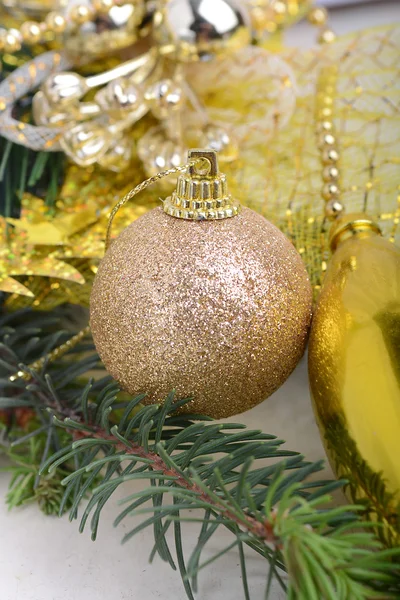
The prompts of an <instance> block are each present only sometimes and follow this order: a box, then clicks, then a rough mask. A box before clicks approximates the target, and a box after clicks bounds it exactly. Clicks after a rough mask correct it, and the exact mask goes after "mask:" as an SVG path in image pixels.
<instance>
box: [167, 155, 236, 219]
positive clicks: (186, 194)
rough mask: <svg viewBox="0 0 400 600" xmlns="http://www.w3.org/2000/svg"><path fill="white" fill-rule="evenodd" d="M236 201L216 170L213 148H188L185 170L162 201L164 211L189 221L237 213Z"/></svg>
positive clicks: (226, 216) (224, 180)
mask: <svg viewBox="0 0 400 600" xmlns="http://www.w3.org/2000/svg"><path fill="white" fill-rule="evenodd" d="M239 211H240V204H239V202H237V201H236V200H234V199H233V198H232V196H231V195H230V194H229V193H228V186H227V181H226V177H225V175H224V174H223V173H220V172H219V169H218V158H217V152H216V151H215V150H190V151H189V169H188V171H187V172H186V173H185V174H183V175H180V177H179V178H178V182H177V186H176V189H175V191H174V192H173V193H172V195H171V196H169V197H168V198H167V199H166V200H165V201H164V212H166V213H167V214H168V215H170V216H171V217H176V218H178V219H188V220H191V221H214V220H220V219H227V218H230V217H234V216H236V215H238V214H239Z"/></svg>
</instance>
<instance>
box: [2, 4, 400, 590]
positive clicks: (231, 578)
mask: <svg viewBox="0 0 400 600" xmlns="http://www.w3.org/2000/svg"><path fill="white" fill-rule="evenodd" d="M331 21H332V25H333V27H334V29H335V31H336V32H337V33H347V32H349V31H352V30H356V29H361V28H364V27H368V26H373V25H378V24H384V23H389V22H394V21H400V2H398V1H395V2H378V1H376V2H374V3H372V4H367V5H365V6H353V7H351V8H340V9H336V10H334V11H332V18H331ZM313 36H314V31H313V30H312V29H310V28H309V27H308V26H307V25H305V24H304V25H300V26H299V27H297V29H296V31H293V32H292V33H291V34H290V36H289V41H290V42H291V43H292V44H293V43H295V44H299V45H300V44H301V45H303V46H305V45H307V46H309V45H310V41H311V40H312V39H314V38H313ZM233 420H234V421H238V422H243V423H246V424H247V425H248V426H249V427H250V428H257V429H258V428H262V429H263V430H264V431H266V432H268V433H274V434H276V435H277V436H278V437H283V438H284V439H286V440H287V448H289V449H294V450H300V451H302V452H304V453H305V454H306V456H307V458H308V459H310V460H316V459H319V458H322V457H324V451H323V448H322V446H321V442H320V439H319V436H318V432H317V428H316V426H315V423H314V419H313V415H312V411H311V406H310V400H309V394H308V384H307V375H306V369H305V362H304V361H303V362H302V363H301V364H300V365H299V367H298V369H297V371H296V372H295V373H294V374H293V375H292V377H291V378H290V379H289V381H288V382H287V383H286V384H285V385H284V386H283V387H282V388H281V389H280V390H279V391H278V392H277V393H276V394H274V396H273V397H271V398H270V399H269V400H268V401H266V402H265V403H264V404H262V405H261V406H258V407H256V408H254V409H253V410H251V411H249V412H247V413H245V414H244V415H240V417H239V418H236V419H233ZM326 474H327V475H328V476H330V475H331V473H330V470H329V468H328V467H327V469H326ZM7 483H8V475H6V474H3V473H0V531H1V534H0V599H1V600H17V599H18V600H153V599H156V598H162V599H165V600H169V599H172V598H173V599H174V600H185V598H186V595H185V593H184V591H183V589H182V584H181V581H180V576H179V574H178V573H175V572H173V571H172V570H171V569H170V567H169V566H168V565H166V564H164V563H162V562H161V561H160V560H159V559H156V561H155V563H153V565H149V564H148V560H147V559H148V555H149V553H150V551H151V549H152V545H153V541H152V530H151V529H149V530H145V531H144V532H141V533H140V534H138V536H137V537H136V538H134V540H132V541H131V542H129V543H128V544H127V545H125V546H121V545H120V540H121V538H122V536H123V534H124V532H126V531H127V530H128V528H129V529H130V528H131V527H133V523H134V521H133V520H132V519H131V520H129V519H127V520H125V522H124V523H123V524H122V525H121V526H119V528H117V529H114V528H113V525H112V522H113V520H114V518H115V516H116V515H117V514H118V511H119V508H118V506H117V500H118V498H120V497H123V496H125V495H128V493H129V492H132V489H133V487H134V486H132V485H130V486H127V487H126V488H125V489H124V491H122V490H120V491H119V495H118V496H115V497H113V499H111V500H110V501H109V503H108V505H107V506H106V508H105V509H104V511H103V515H102V518H101V520H100V523H101V525H100V532H99V538H98V540H97V542H96V543H93V542H91V540H90V535H89V531H86V532H85V533H84V534H83V535H80V534H79V533H78V526H77V524H76V523H73V524H70V523H69V522H68V519H67V518H66V517H64V518H62V519H56V518H50V517H45V516H43V515H42V514H41V513H40V512H39V510H38V508H37V507H36V506H29V507H26V508H24V509H20V510H14V511H12V512H8V511H7V509H6V506H5V503H4V497H5V494H6V490H7ZM196 531H197V527H196V526H195V525H192V524H188V525H187V526H186V529H185V532H186V533H185V537H184V544H185V547H186V548H190V547H191V546H192V544H193V543H194V540H195V537H196ZM229 543H230V539H229V533H228V532H224V531H223V529H222V528H221V529H220V531H219V534H218V535H216V536H214V538H213V540H212V541H211V543H210V545H209V546H208V552H206V553H205V554H204V556H203V560H204V559H205V558H206V557H207V556H211V554H213V553H215V552H217V551H218V550H220V549H222V548H223V547H224V546H225V545H228V544H229ZM248 568H249V572H248V575H249V582H250V586H251V598H252V600H261V599H262V598H263V597H264V596H263V594H264V585H265V580H266V564H265V561H263V560H262V559H259V558H258V557H257V556H255V555H254V553H253V554H249V562H248ZM275 589H276V591H275V593H274V595H273V599H274V600H281V599H282V600H283V599H284V597H285V595H284V594H283V593H282V592H281V591H280V590H279V589H278V587H276V588H275ZM198 598H199V599H201V600H222V599H223V598H229V600H241V599H242V598H243V594H242V589H241V582H240V571H239V568H238V558H237V554H236V553H235V551H232V552H230V553H229V555H227V556H225V557H224V558H223V559H221V560H219V561H218V562H216V563H214V564H213V565H212V566H211V567H209V568H207V569H206V570H205V571H204V572H203V573H201V576H200V590H199V594H198Z"/></svg>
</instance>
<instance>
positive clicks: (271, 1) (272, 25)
mask: <svg viewBox="0 0 400 600" xmlns="http://www.w3.org/2000/svg"><path fill="white" fill-rule="evenodd" d="M243 2H244V3H245V4H246V5H247V7H248V9H249V11H250V18H251V24H252V27H253V33H254V36H255V38H256V39H258V40H262V39H264V38H265V37H266V35H268V34H271V33H275V32H276V31H277V30H281V29H282V28H283V27H287V26H288V25H291V24H292V23H294V22H296V21H298V20H299V19H301V18H302V17H304V16H305V15H306V14H307V12H308V11H309V9H310V6H311V4H312V0H243ZM315 24H316V23H315Z"/></svg>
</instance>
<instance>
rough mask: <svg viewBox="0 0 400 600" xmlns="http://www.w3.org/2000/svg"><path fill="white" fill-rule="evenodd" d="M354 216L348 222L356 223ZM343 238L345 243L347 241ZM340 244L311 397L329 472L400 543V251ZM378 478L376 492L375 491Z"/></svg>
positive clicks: (369, 241)
mask: <svg viewBox="0 0 400 600" xmlns="http://www.w3.org/2000/svg"><path fill="white" fill-rule="evenodd" d="M352 218H353V217H352V216H351V215H349V217H348V218H347V219H346V221H347V222H348V221H349V219H350V222H351V220H352ZM342 240H343V241H342ZM336 244H337V245H338V248H337V250H336V251H335V253H334V255H333V258H332V259H331V262H330V264H329V268H328V271H327V273H326V276H325V279H324V285H323V288H322V292H321V296H320V299H319V301H318V308H317V310H316V313H315V315H314V318H313V325H312V330H311V331H312V333H311V338H310V348H309V369H310V384H311V390H312V396H313V399H314V404H315V411H316V414H317V417H318V421H319V425H320V429H321V436H322V438H323V440H324V443H325V446H326V449H327V452H328V455H329V456H330V459H331V462H332V466H333V467H334V469H335V471H336V473H337V475H338V477H343V478H345V479H348V480H349V482H350V483H349V486H348V492H349V495H350V497H351V498H352V499H353V500H355V501H356V502H357V501H366V504H367V507H368V513H369V516H370V517H371V518H373V519H376V518H378V519H379V520H380V521H382V522H383V523H384V525H385V529H384V530H383V531H382V535H383V537H384V538H385V539H386V540H387V541H388V542H389V543H390V544H393V545H397V544H398V543H399V542H400V527H399V524H400V463H399V456H400V371H399V364H400V292H399V290H400V249H399V248H398V247H396V246H395V245H394V244H391V243H390V242H388V241H387V240H385V239H384V238H382V237H380V236H379V234H377V233H375V232H374V230H373V229H372V228H371V227H369V228H360V230H358V229H357V228H354V225H353V227H352V235H351V237H349V238H346V237H345V236H343V232H342V239H339V240H336V241H335V245H336ZM378 480H379V486H378Z"/></svg>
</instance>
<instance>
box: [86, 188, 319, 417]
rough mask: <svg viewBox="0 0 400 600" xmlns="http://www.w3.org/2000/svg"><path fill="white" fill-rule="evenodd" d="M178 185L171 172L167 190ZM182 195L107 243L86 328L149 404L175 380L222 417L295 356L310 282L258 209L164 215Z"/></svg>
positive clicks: (118, 374) (268, 387)
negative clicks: (171, 183) (208, 214)
mask: <svg viewBox="0 0 400 600" xmlns="http://www.w3.org/2000/svg"><path fill="white" fill-rule="evenodd" d="M222 177H223V176H222ZM182 180H183V181H182ZM215 181H216V180H214V185H213V186H211V187H213V189H216V188H218V185H217V184H215ZM191 183H193V179H192V180H191ZM195 183H196V181H195ZM197 183H198V185H200V187H201V185H203V184H202V183H201V181H200V183H199V182H197ZM217 183H218V182H217ZM185 185H186V184H185V178H180V181H178V192H179V190H181V191H182V189H187V186H186V188H185ZM192 189H193V186H192ZM200 195H201V194H200ZM209 202H212V201H210V200H209ZM229 202H230V203H231V204H229ZM183 204H184V201H183V199H182V198H179V197H177V194H174V195H173V196H172V198H169V199H167V201H166V202H165V203H164V210H163V209H162V208H156V209H154V210H152V211H150V212H148V213H146V214H145V215H143V216H142V217H141V218H139V219H138V220H136V221H134V222H133V223H132V224H131V225H130V226H129V227H127V229H125V231H123V232H122V234H120V236H119V237H118V238H117V239H116V240H115V241H114V242H113V243H112V244H111V247H110V248H109V250H108V251H107V253H106V255H105V257H104V259H103V260H102V262H101V264H100V267H99V270H98V273H97V275H96V278H95V282H94V286H93V290H92V296H91V308H90V323H91V328H92V332H93V337H94V341H95V344H96V347H97V350H98V352H99V354H100V357H101V359H102V360H103V362H104V364H105V366H106V368H107V369H108V371H109V372H110V373H111V375H112V376H113V377H114V378H115V379H116V380H117V381H118V382H119V383H120V385H121V386H122V388H123V389H124V390H126V391H128V392H130V393H131V394H137V393H139V392H146V393H147V397H146V400H145V401H146V402H147V403H154V402H162V401H163V400H164V399H165V397H166V395H167V394H168V393H169V392H170V391H171V390H173V389H175V390H176V393H177V396H178V397H180V398H187V397H191V398H193V400H192V401H191V402H190V403H189V404H188V405H187V406H186V410H188V411H190V412H196V413H202V414H206V415H209V416H212V417H215V418H221V417H227V416H230V415H234V414H237V413H240V412H243V411H245V410H248V409H249V408H251V407H252V406H255V405H256V404H258V403H259V402H262V401H263V400H265V398H267V397H268V396H269V395H270V394H272V393H273V392H274V391H275V390H276V389H277V388H278V387H279V386H280V385H281V384H282V383H283V382H284V381H285V379H286V378H287V377H288V375H289V374H290V373H291V372H292V370H293V369H294V367H295V366H296V364H297V362H298V361H299V359H300V358H301V356H302V354H303V352H304V349H305V345H306V340H307V333H308V328H309V325H310V320H311V302H312V292H311V286H310V283H309V280H308V277H307V273H306V270H305V268H304V265H303V263H302V260H301V258H300V256H299V254H298V253H297V251H296V250H295V248H294V247H293V245H292V244H291V243H290V242H289V241H288V239H287V238H286V237H285V236H284V235H283V234H282V233H281V232H280V231H279V230H278V229H277V228H276V227H275V226H274V225H272V224H271V223H269V222H268V221H267V220H266V219H265V218H264V217H262V216H261V215H259V214H257V213H255V212H253V211H252V210H250V209H248V208H243V209H242V210H241V211H240V212H239V214H238V215H237V216H231V217H230V218H223V215H222V212H221V213H220V216H219V218H218V219H215V218H214V219H211V220H207V217H206V219H205V220H190V216H189V215H188V214H186V213H185V214H186V217H187V219H188V220H185V219H183V218H174V217H171V216H170V215H169V214H166V212H169V213H170V214H173V212H174V210H178V209H176V208H174V206H175V207H176V206H182V205H183ZM198 204H200V201H198ZM228 205H229V206H228ZM225 206H226V207H227V208H226V209H225V213H224V215H225V216H226V215H228V214H229V215H230V214H235V213H236V212H237V211H238V207H237V205H236V204H235V203H233V202H232V201H231V199H230V197H228V198H227V199H225ZM181 212H184V211H181ZM197 216H198V215H197ZM192 218H193V219H196V215H192Z"/></svg>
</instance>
